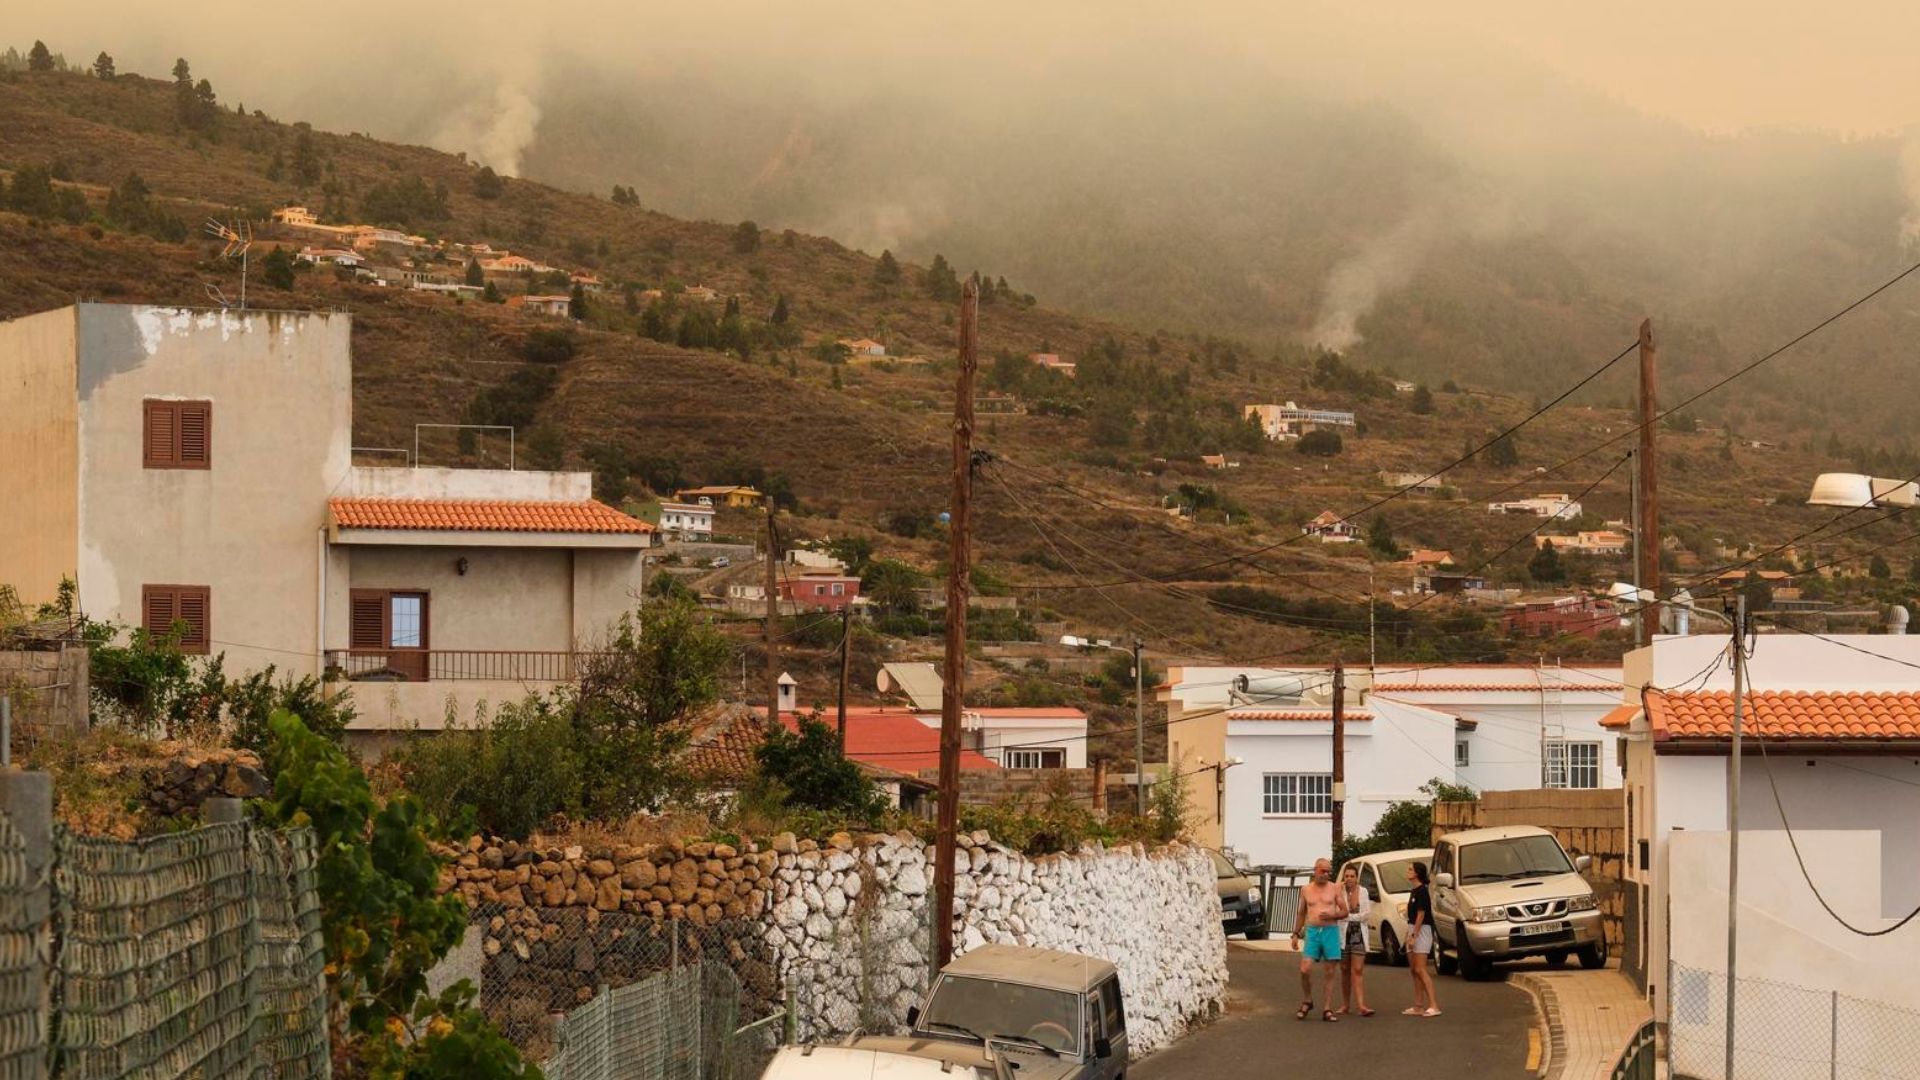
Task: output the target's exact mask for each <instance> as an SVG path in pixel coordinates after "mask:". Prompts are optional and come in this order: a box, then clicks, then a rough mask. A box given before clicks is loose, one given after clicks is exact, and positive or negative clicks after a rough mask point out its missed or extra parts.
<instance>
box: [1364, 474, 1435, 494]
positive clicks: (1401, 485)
mask: <svg viewBox="0 0 1920 1080" xmlns="http://www.w3.org/2000/svg"><path fill="white" fill-rule="evenodd" d="M1380 483H1381V484H1383V485H1385V486H1386V487H1390V488H1393V489H1394V490H1396V491H1404V492H1406V493H1407V494H1409V495H1438V494H1440V493H1441V491H1442V490H1443V489H1444V488H1445V487H1446V485H1445V484H1443V483H1441V482H1440V478H1439V477H1437V476H1429V475H1428V474H1426V473H1417V472H1390V471H1388V470H1385V469H1382V470H1381V471H1380Z"/></svg>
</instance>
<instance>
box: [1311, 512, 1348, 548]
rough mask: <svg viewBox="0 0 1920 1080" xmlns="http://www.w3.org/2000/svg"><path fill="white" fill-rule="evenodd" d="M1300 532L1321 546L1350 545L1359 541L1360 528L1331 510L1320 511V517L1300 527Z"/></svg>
mask: <svg viewBox="0 0 1920 1080" xmlns="http://www.w3.org/2000/svg"><path fill="white" fill-rule="evenodd" d="M1300 531H1301V532H1303V533H1305V534H1306V535H1308V536H1312V537H1316V538H1318V539H1319V541H1320V542H1321V543H1323V544H1351V543H1353V542H1355V541H1357V540H1359V539H1360V526H1358V525H1355V524H1354V523H1353V522H1351V521H1346V520H1343V519H1342V518H1341V517H1340V515H1339V514H1336V513H1334V512H1333V511H1331V510H1322V511H1320V516H1318V517H1316V518H1314V519H1313V520H1312V521H1309V522H1307V523H1306V524H1305V525H1302V526H1300Z"/></svg>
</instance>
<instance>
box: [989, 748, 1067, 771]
mask: <svg viewBox="0 0 1920 1080" xmlns="http://www.w3.org/2000/svg"><path fill="white" fill-rule="evenodd" d="M1006 758H1007V760H1006V762H1005V763H1004V764H1005V766H1006V767H1007V768H1009V769H1059V768H1064V767H1065V766H1066V763H1067V760H1066V758H1067V752H1066V751H1065V750H1048V749H1044V748H1040V749H1035V748H1028V749H1023V750H1008V751H1007V753H1006Z"/></svg>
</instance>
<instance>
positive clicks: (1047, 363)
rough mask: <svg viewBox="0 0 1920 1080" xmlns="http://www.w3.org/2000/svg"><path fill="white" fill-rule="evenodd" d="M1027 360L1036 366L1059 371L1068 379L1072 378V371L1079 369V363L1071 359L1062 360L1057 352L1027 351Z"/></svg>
mask: <svg viewBox="0 0 1920 1080" xmlns="http://www.w3.org/2000/svg"><path fill="white" fill-rule="evenodd" d="M1027 362H1028V363H1030V364H1032V365H1033V366H1034V367H1037V368H1044V369H1046V370H1048V371H1055V372H1059V373H1060V374H1062V375H1065V376H1066V377H1067V378H1069V379H1071V378H1073V376H1074V373H1075V372H1077V371H1079V370H1080V365H1079V364H1076V363H1074V362H1073V361H1071V360H1062V359H1061V358H1060V355H1059V354H1058V353H1050V352H1044V353H1043V352H1037V353H1028V354H1027Z"/></svg>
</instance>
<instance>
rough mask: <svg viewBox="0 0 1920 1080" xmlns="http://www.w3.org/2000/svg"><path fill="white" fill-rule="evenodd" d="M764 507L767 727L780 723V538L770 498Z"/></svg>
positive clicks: (771, 497)
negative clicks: (765, 514)
mask: <svg viewBox="0 0 1920 1080" xmlns="http://www.w3.org/2000/svg"><path fill="white" fill-rule="evenodd" d="M766 507H767V723H768V724H769V725H774V724H778V723H779V722H780V577H779V574H780V538H779V536H778V535H777V534H776V533H775V531H774V525H773V496H771V495H768V496H766Z"/></svg>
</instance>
